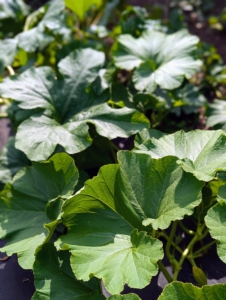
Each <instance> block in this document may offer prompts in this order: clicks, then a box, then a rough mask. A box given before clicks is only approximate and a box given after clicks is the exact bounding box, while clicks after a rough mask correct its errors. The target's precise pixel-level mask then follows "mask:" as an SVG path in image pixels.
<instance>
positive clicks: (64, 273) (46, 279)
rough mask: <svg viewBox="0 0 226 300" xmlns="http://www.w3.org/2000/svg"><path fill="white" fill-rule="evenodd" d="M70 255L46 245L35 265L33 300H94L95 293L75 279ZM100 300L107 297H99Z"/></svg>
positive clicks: (38, 255)
mask: <svg viewBox="0 0 226 300" xmlns="http://www.w3.org/2000/svg"><path fill="white" fill-rule="evenodd" d="M69 258H70V256H69V253H68V252H66V251H60V252H57V251H56V249H55V248H54V246H53V245H52V244H49V243H47V244H45V245H43V246H42V248H41V250H40V251H39V252H38V253H37V256H36V259H35V263H34V270H33V272H34V279H35V288H36V292H35V294H34V295H33V297H32V300H43V299H49V300H62V299H64V300H69V299H70V300H71V299H76V300H92V299H93V298H92V297H93V293H94V291H93V290H92V289H91V288H89V287H88V286H86V285H85V284H83V283H82V282H79V281H78V280H76V278H75V277H74V274H73V272H72V270H71V266H70V262H69ZM98 296H99V298H98V299H100V300H101V299H102V300H104V299H105V297H104V296H102V295H100V294H99V295H98Z"/></svg>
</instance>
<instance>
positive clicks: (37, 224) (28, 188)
mask: <svg viewBox="0 0 226 300" xmlns="http://www.w3.org/2000/svg"><path fill="white" fill-rule="evenodd" d="M77 181H78V170H77V169H76V167H75V166H74V163H73V160H72V158H70V157H69V156H68V155H67V154H64V153H62V154H56V155H54V156H53V157H52V158H51V159H50V160H48V161H45V162H42V163H34V165H33V166H32V167H27V168H26V169H23V170H21V171H19V172H18V173H17V175H16V176H15V177H14V179H13V182H12V184H7V185H6V187H5V189H4V190H3V191H2V192H1V193H0V208H1V215H0V235H1V238H2V239H3V238H4V239H6V240H7V244H6V245H5V246H4V247H3V248H2V249H1V250H2V251H5V252H7V255H12V254H13V253H17V254H18V260H19V263H20V265H21V266H22V267H23V268H24V269H32V266H33V263H34V259H35V256H34V254H35V252H36V250H37V248H38V247H39V246H40V245H41V244H42V243H44V242H45V241H46V240H48V238H50V236H51V235H52V233H53V231H54V229H55V227H56V225H57V223H58V221H57V220H55V219H51V218H49V216H47V214H48V211H46V205H47V204H48V203H49V202H51V201H54V200H55V201H56V199H57V198H59V197H60V198H61V199H63V198H66V197H68V196H69V195H71V194H72V193H73V192H74V186H75V184H76V182H77ZM52 209H55V210H56V211H55V212H52V215H56V217H57V216H58V209H59V207H57V206H55V208H54V207H53V206H52Z"/></svg>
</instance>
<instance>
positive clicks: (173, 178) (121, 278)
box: [57, 151, 203, 293]
mask: <svg viewBox="0 0 226 300" xmlns="http://www.w3.org/2000/svg"><path fill="white" fill-rule="evenodd" d="M118 159H119V162H120V165H108V166H104V167H102V168H101V169H100V172H99V173H98V176H97V177H95V178H94V179H92V180H88V181H87V182H86V183H85V188H84V189H82V190H81V191H80V192H79V193H78V194H76V195H75V196H74V197H72V198H70V199H68V200H67V201H66V202H65V204H64V208H63V211H64V214H63V216H62V220H63V223H64V224H65V225H66V226H67V227H68V233H67V235H66V236H62V237H61V238H60V240H59V241H58V242H57V246H58V247H59V248H60V249H64V250H70V251H71V253H72V257H71V264H72V270H73V272H74V273H75V276H76V277H77V278H78V279H82V280H88V279H89V276H90V275H91V274H93V275H94V276H96V277H98V278H102V279H103V281H104V285H105V286H106V288H107V290H109V292H110V293H119V292H120V291H121V290H122V289H123V285H124V284H125V283H127V284H128V285H129V286H130V287H134V288H135V287H136V288H143V287H144V286H146V285H147V284H148V283H149V281H150V279H151V277H152V276H153V275H155V274H156V272H157V266H156V263H157V261H158V260H159V259H161V257H162V251H161V243H159V242H157V241H156V240H153V239H151V237H149V236H146V233H145V232H144V230H147V231H150V230H152V228H151V226H150V224H151V225H152V226H153V228H154V229H158V228H161V229H165V228H167V227H168V226H169V225H170V222H171V221H173V220H177V219H182V218H183V216H184V215H185V214H187V215H190V214H192V211H193V208H194V207H195V206H197V205H198V204H199V203H200V201H201V189H202V186H203V184H202V183H201V182H199V181H198V180H197V179H196V178H195V177H194V176H193V175H192V174H189V173H185V172H184V171H183V169H182V168H181V166H179V165H178V164H177V163H176V161H177V158H176V157H165V158H162V159H158V160H155V159H152V158H151V157H150V156H148V155H145V154H136V153H131V152H129V151H121V152H119V155H118ZM142 223H143V224H142ZM144 225H145V226H147V227H144ZM137 229H139V230H141V231H140V232H138V231H137ZM131 232H132V233H131ZM132 249H133V250H132ZM131 251H132V252H131ZM150 255H151V256H150ZM131 270H132V271H131ZM144 270H145V271H144Z"/></svg>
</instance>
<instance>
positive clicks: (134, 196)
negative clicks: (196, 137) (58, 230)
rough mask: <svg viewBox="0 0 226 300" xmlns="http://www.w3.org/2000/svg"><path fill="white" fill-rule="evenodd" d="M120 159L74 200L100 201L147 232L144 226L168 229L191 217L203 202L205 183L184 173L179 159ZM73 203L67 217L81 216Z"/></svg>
mask: <svg viewBox="0 0 226 300" xmlns="http://www.w3.org/2000/svg"><path fill="white" fill-rule="evenodd" d="M118 160H119V162H120V167H119V166H118V165H115V166H112V165H109V166H106V167H102V168H101V170H100V172H99V174H98V177H96V178H94V179H93V180H89V181H87V182H86V184H85V187H86V188H85V190H83V191H81V193H80V194H79V195H78V196H76V197H75V200H76V201H78V199H83V197H84V199H86V195H89V197H91V198H94V199H98V200H99V201H101V202H102V203H105V204H106V205H108V206H109V207H110V208H111V209H113V210H114V211H115V212H117V213H118V214H119V215H120V216H122V217H123V218H124V219H125V220H126V221H127V222H128V223H129V224H131V225H132V226H133V227H134V228H138V229H140V230H145V227H143V225H142V223H145V226H146V225H147V224H152V226H153V228H154V229H158V228H160V229H165V228H167V227H168V226H169V225H170V222H171V221H174V220H178V219H182V218H183V216H184V215H185V214H187V215H191V214H192V211H193V208H194V207H195V206H197V205H198V204H199V203H200V201H201V188H202V186H203V183H202V182H200V181H198V180H197V179H196V178H195V177H194V176H193V175H192V174H189V173H186V172H184V171H183V169H182V167H181V166H179V165H178V164H177V158H176V157H172V156H171V157H164V158H162V159H158V160H156V159H152V158H151V157H150V156H148V155H146V154H137V153H131V152H129V151H120V152H119V155H118ZM94 191H95V192H94ZM71 201H72V204H71ZM76 201H75V202H76ZM81 201H82V200H81ZM73 203H74V200H73V199H71V200H70V201H67V203H66V204H65V215H68V216H69V215H74V214H75V213H79V210H78V207H77V206H76V205H73ZM76 203H77V202H76ZM79 203H80V202H79ZM81 205H82V204H81V203H80V205H79V208H80V206H81ZM86 205H87V204H86ZM86 209H88V208H86Z"/></svg>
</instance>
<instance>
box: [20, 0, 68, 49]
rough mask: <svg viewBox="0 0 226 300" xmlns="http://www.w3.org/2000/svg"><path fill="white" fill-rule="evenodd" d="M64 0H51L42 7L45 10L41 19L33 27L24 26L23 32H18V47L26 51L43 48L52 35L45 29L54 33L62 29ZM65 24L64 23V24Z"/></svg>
mask: <svg viewBox="0 0 226 300" xmlns="http://www.w3.org/2000/svg"><path fill="white" fill-rule="evenodd" d="M64 7H65V6H64V1H63V0H52V1H50V2H49V3H48V4H46V5H45V6H44V7H43V8H42V9H43V10H46V12H45V14H44V16H43V18H42V20H41V21H40V22H39V23H38V24H37V26H36V27H34V28H31V29H30V28H26V30H25V31H24V32H21V33H20V34H18V36H17V38H18V47H19V48H22V49H24V50H25V51H26V52H35V51H36V49H37V48H39V49H40V50H42V49H44V48H45V47H46V46H48V45H49V44H50V43H51V42H53V41H54V37H53V36H52V35H50V34H49V33H47V31H46V29H47V28H48V29H49V30H50V31H53V32H54V33H55V34H56V33H57V32H58V33H60V30H61V29H62V26H63V25H62V24H63V23H62V21H63V18H64V14H63V10H64ZM64 26H65V25H64Z"/></svg>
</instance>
